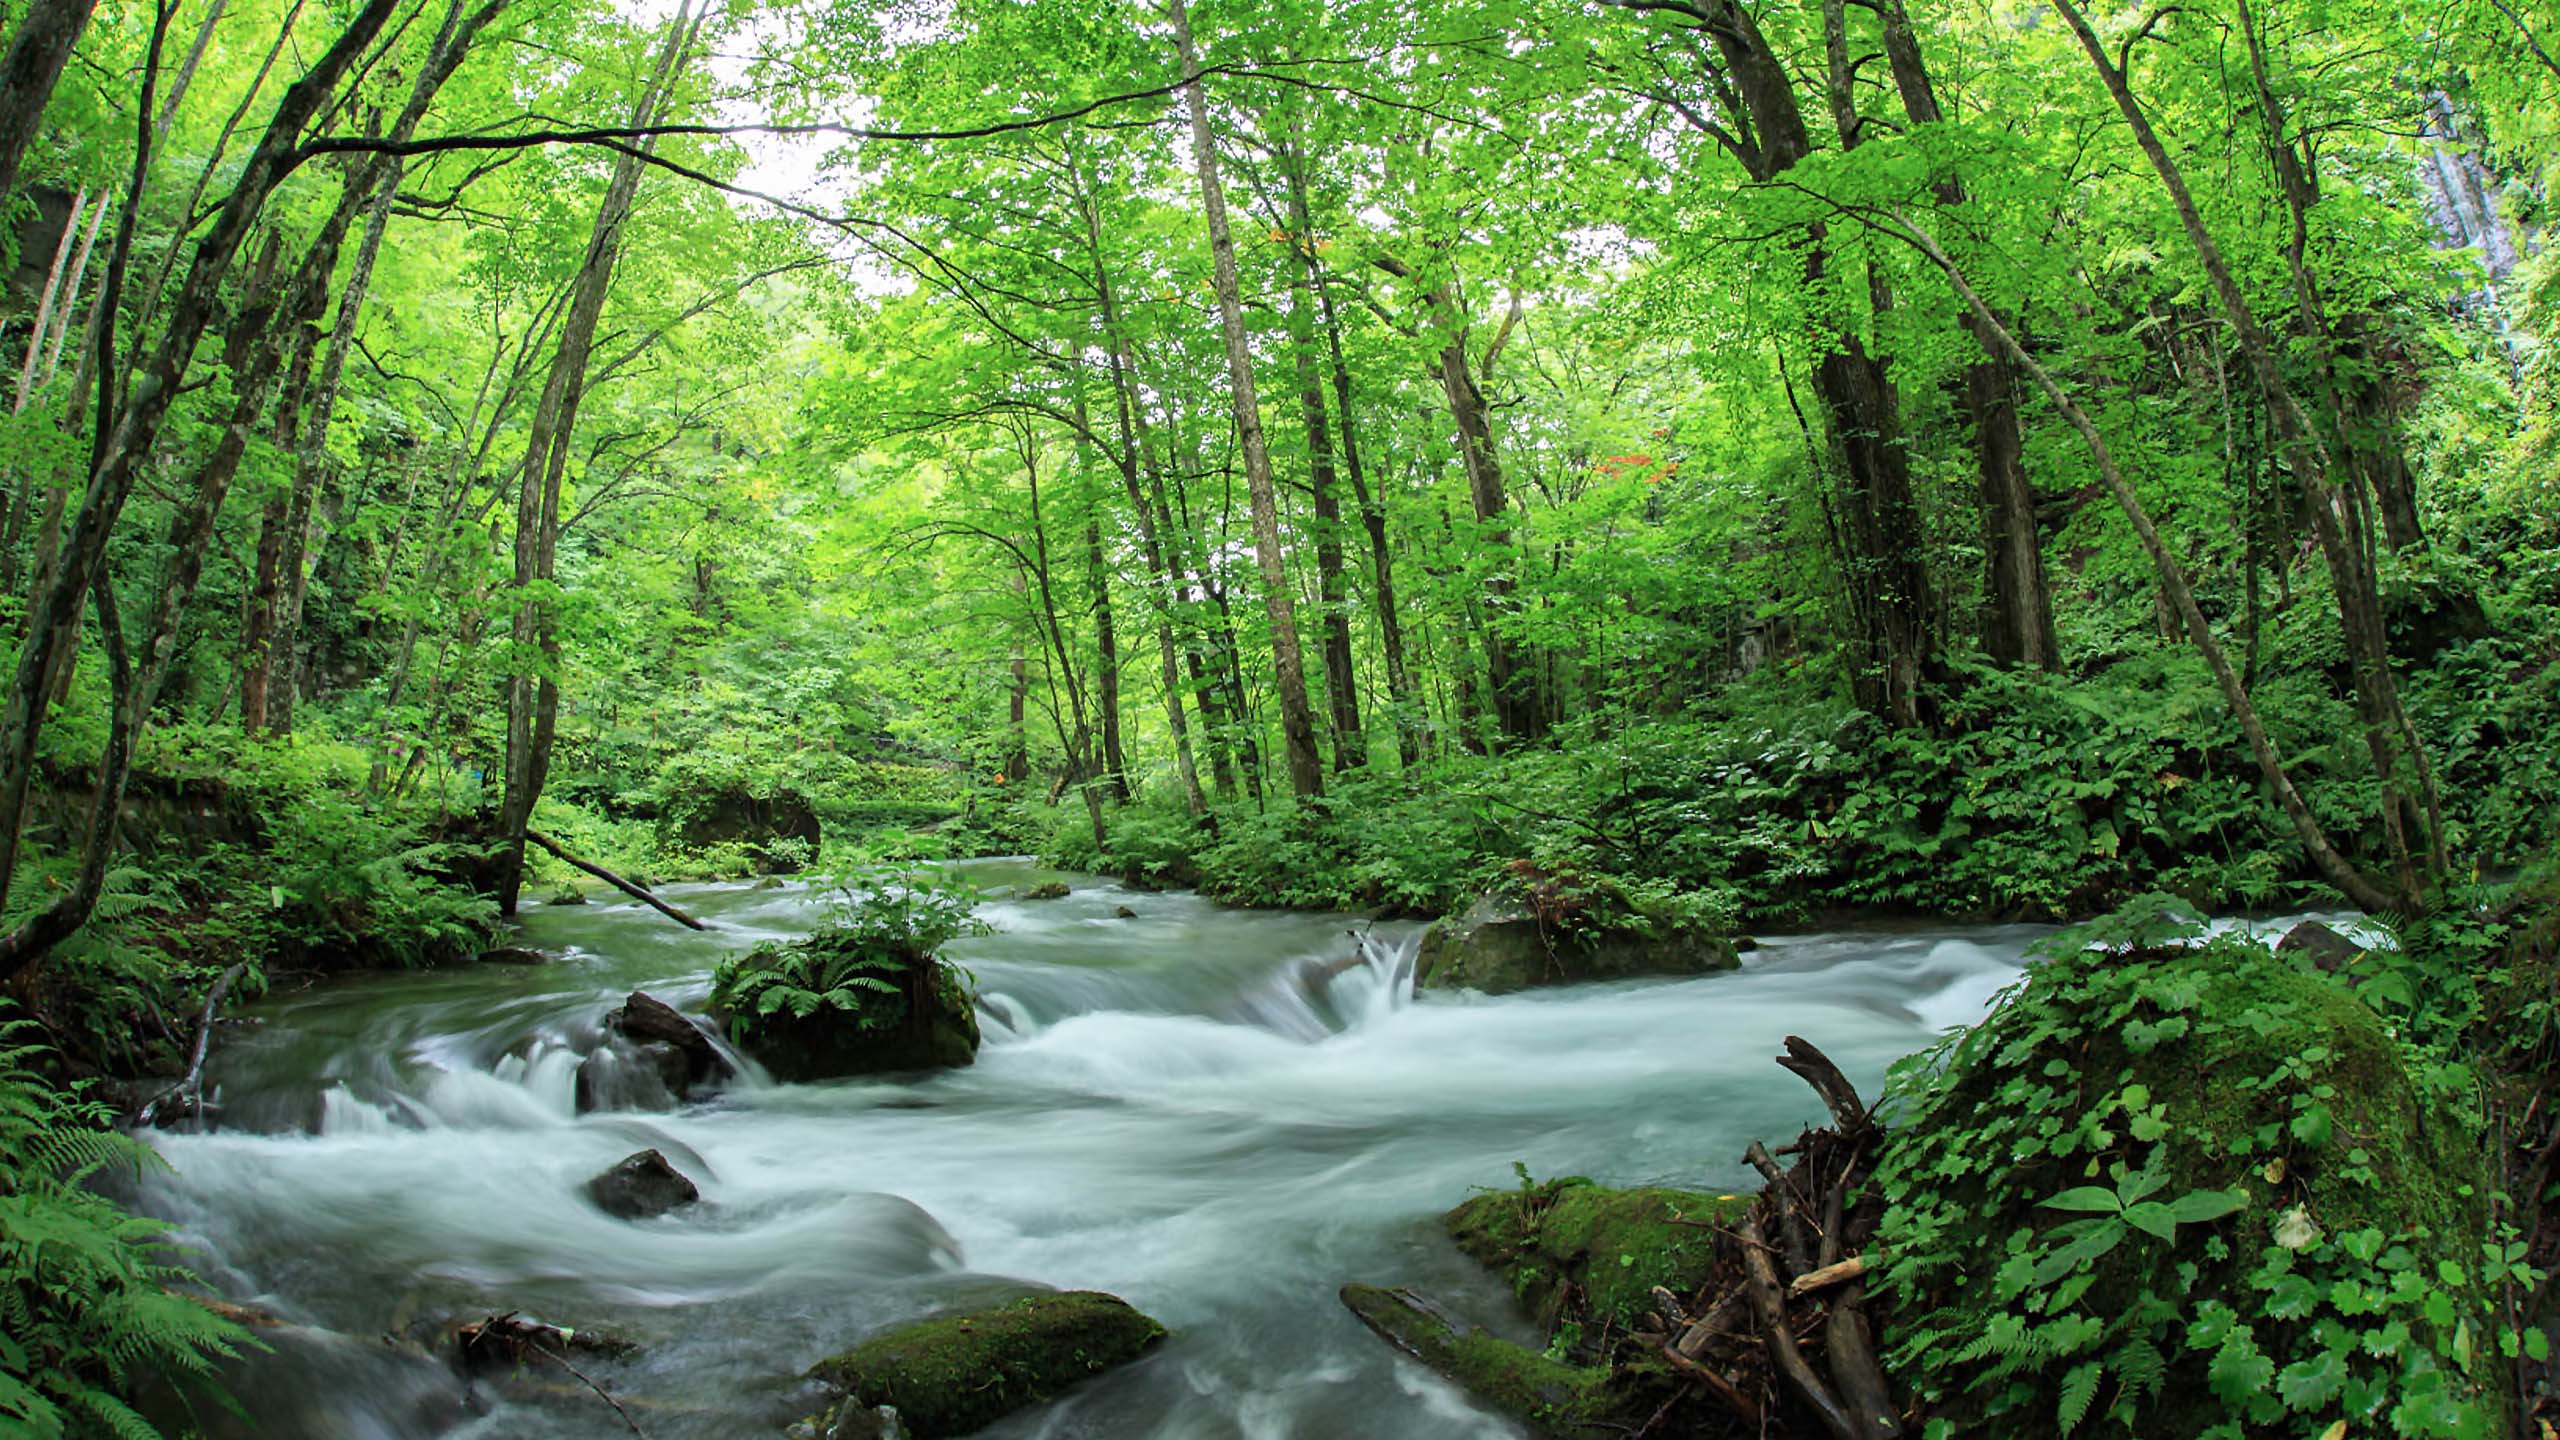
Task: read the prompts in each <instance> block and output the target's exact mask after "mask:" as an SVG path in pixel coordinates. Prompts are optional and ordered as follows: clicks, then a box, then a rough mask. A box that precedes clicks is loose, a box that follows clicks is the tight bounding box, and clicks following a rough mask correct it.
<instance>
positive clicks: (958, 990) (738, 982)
mask: <svg viewBox="0 0 2560 1440" xmlns="http://www.w3.org/2000/svg"><path fill="white" fill-rule="evenodd" d="M859 943H860V942H859V941H856V940H848V939H847V938H846V937H845V936H844V935H842V934H841V933H840V932H832V931H820V932H819V933H818V934H816V935H812V936H810V937H808V938H807V939H804V940H794V941H791V942H788V943H786V944H768V945H759V946H757V947H756V948H755V949H754V950H751V951H749V952H747V954H745V955H743V956H741V957H739V958H738V960H737V961H736V962H735V963H734V967H732V966H731V965H729V964H728V963H726V962H724V965H723V967H722V968H721V969H720V970H718V971H715V972H714V975H713V985H712V997H711V998H712V1012H713V1014H714V1015H715V1016H717V1017H718V1018H719V1020H720V1022H721V1025H722V1027H723V1029H724V1030H725V1031H726V1033H727V1034H728V1036H729V1039H730V1041H731V1043H733V1044H735V1045H737V1046H738V1048H740V1049H741V1050H744V1051H746V1052H747V1053H748V1054H749V1055H752V1056H754V1057H755V1058H756V1060H757V1062H758V1063H760V1064H762V1065H763V1066H764V1067H765V1068H766V1069H767V1070H769V1071H771V1072H773V1076H774V1078H775V1079H777V1080H784V1081H794V1082H797V1081H809V1080H831V1079H838V1078H841V1077H844V1076H848V1075H880V1074H888V1073H892V1072H896V1071H906V1070H946V1069H952V1068H955V1067H958V1066H963V1065H968V1064H972V1063H974V1062H975V1061H976V1060H977V1058H978V1041H979V1033H978V1010H977V1004H976V1002H975V1000H974V999H973V998H972V997H971V995H970V993H969V987H968V985H967V983H966V982H965V981H963V979H962V978H961V975H960V972H959V971H958V970H957V969H956V968H955V967H953V966H951V965H948V964H945V963H944V962H943V961H941V960H940V959H938V958H936V957H935V956H932V955H929V954H927V955H918V954H913V953H908V954H904V955H900V956H898V957H897V962H898V963H897V964H896V966H895V967H894V968H893V969H890V970H885V971H884V970H878V969H875V970H872V971H869V972H867V973H868V974H869V975H871V976H872V977H874V978H877V979H878V980H879V981H880V982H881V985H880V986H876V987H875V986H870V985H860V984H847V985H840V986H838V987H836V988H835V989H834V990H833V991H831V992H830V993H831V994H832V996H833V997H834V999H833V1002H832V1003H828V1004H822V1005H814V1006H812V1007H810V1008H809V1009H807V1010H806V1011H805V1013H804V1012H803V1011H802V1010H801V1009H799V1008H798V1007H797V1006H795V1005H792V1004H789V1003H780V1004H777V1005H776V1006H775V1007H774V1008H772V1009H770V1010H767V1009H763V1008H761V1005H760V1003H759V1004H746V1003H742V1002H739V1001H738V1000H736V998H735V997H736V996H737V995H740V994H753V993H754V992H753V991H752V990H751V989H749V988H748V987H749V986H750V985H751V984H752V979H753V977H752V976H751V974H750V972H754V971H759V970H771V969H783V970H785V972H786V973H787V974H789V975H791V976H792V977H793V978H794V979H795V980H799V981H809V980H812V979H814V978H816V977H818V976H820V975H823V974H824V973H826V971H827V969H828V967H829V965H830V962H831V958H832V957H831V953H830V952H831V949H832V948H833V947H839V946H844V945H848V944H859ZM803 993H804V995H805V994H806V993H809V992H807V991H805V990H804V991H803Z"/></svg>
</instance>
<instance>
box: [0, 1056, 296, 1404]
mask: <svg viewBox="0 0 2560 1440" xmlns="http://www.w3.org/2000/svg"><path fill="white" fill-rule="evenodd" d="M32 1029H33V1027H32V1026H30V1025H27V1024H25V1023H23V1022H18V1021H0V1432H5V1433H8V1434H11V1435H23V1436H28V1437H33V1440H56V1437H70V1440H87V1437H93V1436H99V1437H103V1436H115V1437H121V1440H150V1437H154V1436H157V1435H158V1433H159V1432H158V1431H157V1430H156V1429H154V1428H153V1427H152V1426H151V1424H150V1423H149V1422H147V1421H145V1420H144V1419H143V1418H142V1417H141V1416H140V1415H139V1414H137V1413H135V1411H134V1409H133V1407H132V1404H131V1401H132V1399H133V1396H134V1393H135V1391H136V1389H137V1388H139V1387H140V1386H142V1385H144V1384H146V1383H148V1382H153V1381H159V1380H174V1381H202V1380H204V1379H205V1378H207V1377H208V1376H209V1375H210V1374H211V1372H212V1369H213V1365H214V1362H215V1361H217V1360H220V1359H228V1358H233V1357H235V1356H236V1355H237V1354H238V1352H239V1347H240V1346H241V1345H242V1344H243V1343H244V1342H246V1341H247V1335H246V1333H245V1332H244V1331H242V1330H241V1329H240V1328H239V1327H238V1326H236V1325H234V1324H232V1323H231V1322H230V1321H228V1320H226V1319H224V1318H222V1317H221V1316H219V1315H217V1314H215V1313H214V1312H213V1311H212V1310H210V1309H208V1308H207V1307H205V1306H204V1305H201V1304H199V1303H197V1302H196V1301H194V1300H191V1299H188V1298H186V1297H185V1296H183V1295H179V1294H176V1293H174V1292H173V1290H172V1288H171V1287H173V1286H178V1285H185V1284H190V1283H192V1280H193V1277H191V1276H189V1275H188V1274H187V1272H186V1271H184V1270H182V1269H179V1268H177V1267H176V1266H173V1265H171V1264H169V1263H168V1261H167V1260H166V1259H165V1258H163V1252H164V1248H165V1247H164V1245H163V1243H162V1238H161V1237H162V1235H163V1234H164V1233H165V1232H164V1229H163V1227H162V1226H161V1225H159V1224H158V1223H157V1222H155V1221H151V1220H145V1219H140V1218H137V1217H135V1216H132V1215H129V1214H127V1213H125V1212H124V1211H123V1210H122V1209H120V1208H118V1207H117V1206H116V1205H115V1204H114V1203H112V1202H110V1201H109V1200H107V1199H105V1198H104V1197H102V1196H100V1195H98V1194H96V1193H95V1192H93V1191H92V1190H90V1189H89V1188H88V1185H89V1182H90V1181H91V1180H93V1179H95V1178H97V1177H99V1176H102V1175H104V1174H106V1173H108V1172H113V1171H124V1172H127V1173H139V1172H140V1171H142V1170H144V1169H147V1168H149V1167H150V1166H153V1165H156V1164H158V1163H159V1157H158V1155H157V1154H156V1153H155V1152H154V1151H152V1150H151V1149H150V1147H148V1146H146V1145H144V1144H142V1143H141V1142H139V1141H137V1140H134V1139H132V1138H131V1137H129V1136H126V1135H122V1134H119V1133H118V1132H116V1131H114V1130H112V1129H109V1128H107V1126H108V1121H109V1119H110V1118H111V1117H110V1113H109V1111H108V1109H107V1107H106V1106H104V1105H100V1104H98V1103H96V1102H94V1101H90V1100H83V1099H79V1098H76V1097H74V1096H71V1095H67V1094H65V1093H63V1092H61V1091H58V1090H55V1089H52V1088H51V1087H49V1086H48V1085H47V1084H46V1082H45V1081H44V1080H43V1078H42V1077H40V1076H38V1075H36V1074H35V1073H34V1072H33V1071H32V1070H30V1069H29V1068H28V1067H29V1066H30V1064H31V1063H32V1062H33V1061H34V1059H35V1058H36V1056H37V1054H38V1051H37V1050H36V1048H35V1047H34V1046H33V1045H31V1044H28V1043H26V1037H27V1036H28V1034H29V1032H30V1031H31V1030H32Z"/></svg>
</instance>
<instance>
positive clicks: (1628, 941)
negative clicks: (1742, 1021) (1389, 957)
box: [1414, 895, 1742, 995]
mask: <svg viewBox="0 0 2560 1440" xmlns="http://www.w3.org/2000/svg"><path fill="white" fill-rule="evenodd" d="M1741 963H1742V961H1741V958H1740V957H1739V956H1738V955H1737V954H1736V953H1735V948H1734V944H1733V942H1732V941H1731V940H1730V939H1727V938H1726V937H1724V936H1722V935H1714V934H1708V933H1704V932H1700V931H1680V932H1674V933H1672V934H1669V935H1653V934H1648V933H1646V932H1644V931H1642V930H1639V929H1637V928H1635V927H1633V926H1632V925H1629V926H1612V927H1608V928H1602V929H1597V930H1591V929H1574V928H1564V927H1550V926H1547V925H1544V924H1542V923H1541V922H1540V921H1539V919H1538V918H1537V917H1536V916H1535V915H1532V914H1530V913H1529V912H1528V910H1527V909H1526V908H1525V907H1523V906H1521V905H1519V904H1517V903H1514V902H1512V901H1509V900H1506V899H1504V898H1502V897H1498V896H1494V895H1484V896H1481V897H1479V898H1478V899H1477V900H1476V903H1475V904H1474V905H1473V906H1472V907H1470V908H1469V909H1468V911H1467V912H1466V913H1465V914H1464V915H1460V916H1455V917H1453V918H1450V919H1446V920H1442V921H1440V922H1438V923H1436V924H1434V925H1433V926H1432V927H1431V928H1430V929H1429V930H1427V931H1425V932H1423V936H1422V948H1421V951H1420V952H1419V954H1417V955H1416V957H1415V960H1414V983H1415V984H1417V985H1419V986H1420V987H1421V988H1423V989H1425V990H1481V991H1483V992H1484V993H1485V994H1487V995H1507V994H1510V993H1511V992H1513V991H1515V990H1527V989H1531V988H1533V987H1536V986H1541V985H1569V984H1573V983H1575V982H1577V981H1583V980H1626V979H1632V978H1635V977H1638V976H1646V975H1712V974H1715V973H1716V972H1718V971H1720V970H1731V969H1733V968H1735V967H1736V966H1738V965H1740V964H1741Z"/></svg>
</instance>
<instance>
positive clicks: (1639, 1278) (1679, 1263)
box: [1446, 1175, 1751, 1334]
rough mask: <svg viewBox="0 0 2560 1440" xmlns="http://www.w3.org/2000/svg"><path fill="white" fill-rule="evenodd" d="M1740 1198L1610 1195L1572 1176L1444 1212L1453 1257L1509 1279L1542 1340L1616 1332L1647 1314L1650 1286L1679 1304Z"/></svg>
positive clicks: (1706, 1266) (1701, 1273)
mask: <svg viewBox="0 0 2560 1440" xmlns="http://www.w3.org/2000/svg"><path fill="white" fill-rule="evenodd" d="M1750 1204H1751V1197H1750V1196H1748V1195H1714V1194H1705V1193H1702V1192H1698V1191H1693V1190H1669V1189H1660V1188H1646V1189H1637V1190H1612V1189H1608V1188H1606V1187H1604V1186H1600V1185H1595V1184H1593V1183H1591V1182H1590V1181H1589V1180H1586V1179H1584V1178H1582V1177H1581V1176H1578V1175H1577V1176H1567V1177H1565V1178H1562V1179H1557V1180H1550V1181H1547V1182H1546V1183H1545V1184H1543V1185H1536V1186H1527V1187H1523V1188H1522V1189H1519V1190H1508V1191H1488V1192H1487V1193H1485V1194H1482V1195H1478V1196H1476V1197H1475V1198H1474V1199H1471V1200H1469V1201H1467V1202H1466V1203H1465V1204H1463V1205H1460V1206H1459V1207H1458V1208H1457V1209H1455V1210H1452V1211H1450V1212H1449V1214H1448V1216H1447V1219H1446V1224H1447V1226H1448V1229H1449V1234H1450V1236H1451V1237H1452V1238H1454V1239H1455V1240H1456V1241H1457V1242H1458V1248H1459V1249H1461V1250H1464V1251H1466V1252H1467V1254H1468V1255H1469V1256H1470V1257H1472V1258H1474V1259H1475V1260H1477V1261H1478V1262H1480V1263H1482V1264H1484V1265H1486V1266H1489V1267H1491V1268H1492V1269H1494V1270H1495V1271H1496V1272H1498V1273H1500V1274H1503V1275H1505V1276H1506V1277H1508V1278H1509V1279H1510V1281H1511V1283H1512V1287H1513V1289H1514V1290H1515V1291H1516V1292H1517V1293H1518V1294H1519V1296H1520V1298H1521V1299H1522V1300H1523V1301H1525V1302H1526V1303H1527V1304H1528V1305H1529V1308H1530V1310H1531V1312H1532V1313H1534V1314H1535V1315H1536V1316H1537V1317H1538V1321H1539V1323H1540V1324H1541V1325H1543V1326H1545V1327H1546V1328H1547V1330H1548V1331H1549V1333H1551V1334H1552V1333H1554V1332H1556V1331H1557V1330H1559V1329H1560V1328H1561V1327H1563V1326H1565V1325H1576V1326H1580V1327H1582V1328H1583V1329H1584V1330H1587V1331H1591V1332H1594V1333H1596V1332H1598V1331H1599V1330H1601V1329H1602V1328H1604V1327H1605V1328H1610V1329H1615V1330H1618V1331H1624V1330H1626V1329H1628V1328H1630V1327H1631V1326H1633V1325H1634V1323H1635V1322H1636V1320H1637V1319H1638V1318H1639V1317H1641V1316H1643V1315H1644V1314H1646V1313H1647V1312H1649V1311H1651V1310H1652V1309H1653V1287H1655V1286H1657V1285H1659V1286H1662V1287H1663V1288H1665V1289H1667V1290H1670V1291H1671V1292H1672V1293H1673V1294H1675V1295H1681V1296H1686V1295H1689V1294H1691V1293H1692V1292H1694V1291H1695V1290H1697V1288H1698V1287H1699V1286H1700V1285H1701V1284H1702V1283H1704V1281H1705V1280H1706V1278H1707V1276H1708V1273H1709V1272H1710V1271H1712V1270H1713V1269H1714V1268H1715V1265H1716V1259H1717V1241H1718V1239H1719V1236H1720V1235H1721V1234H1722V1232H1723V1231H1724V1230H1730V1229H1731V1228H1732V1227H1734V1226H1737V1225H1739V1224H1741V1223H1742V1219H1743V1215H1744V1213H1745V1212H1746V1211H1747V1210H1748V1209H1749V1208H1750Z"/></svg>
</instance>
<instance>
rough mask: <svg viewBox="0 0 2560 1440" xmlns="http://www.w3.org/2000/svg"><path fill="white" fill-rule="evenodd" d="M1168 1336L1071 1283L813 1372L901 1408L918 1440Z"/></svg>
mask: <svg viewBox="0 0 2560 1440" xmlns="http://www.w3.org/2000/svg"><path fill="white" fill-rule="evenodd" d="M1164 1337H1165V1329H1164V1327H1163V1326H1162V1325H1159V1324H1157V1323H1156V1322H1155V1321H1153V1320H1150V1319H1148V1318H1147V1317H1146V1316H1145V1315H1142V1314H1140V1313H1139V1312H1138V1311H1137V1310H1135V1309H1133V1308H1132V1307H1131V1306H1130V1305H1129V1303H1128V1302H1127V1301H1125V1300H1122V1299H1120V1298H1119V1297H1118V1296H1116V1295H1105V1294H1101V1293H1099V1292H1097V1291H1091V1290H1067V1291H1060V1292H1057V1293H1054V1294H1046V1295H1027V1296H1024V1297H1023V1298H1022V1299H1019V1300H1015V1301H1012V1302H1010V1303H1008V1304H1004V1305H999V1306H996V1307H994V1308H992V1309H986V1310H973V1311H969V1312H966V1313H962V1314H956V1315H941V1316H936V1317H934V1318H932V1319H927V1320H919V1321H916V1322H914V1323H912V1324H908V1325H901V1326H899V1327H897V1328H895V1329H892V1330H889V1331H886V1332H884V1333H882V1334H879V1335H875V1336H873V1337H872V1338H870V1339H868V1340H865V1341H864V1342H862V1343H861V1344H860V1345H857V1346H855V1347H854V1348H852V1349H851V1350H847V1351H845V1352H844V1353H843V1354H841V1355H838V1356H835V1357H834V1358H832V1359H828V1360H824V1361H821V1362H819V1363H818V1364H817V1365H816V1366H815V1367H813V1368H812V1369H811V1370H810V1372H809V1374H810V1375H811V1377H812V1378H814V1379H817V1380H821V1381H823V1382H825V1383H826V1384H829V1385H832V1386H834V1387H836V1388H837V1389H839V1390H841V1391H843V1392H845V1394H847V1395H848V1396H850V1397H851V1398H853V1399H854V1400H857V1401H859V1402H861V1404H863V1405H864V1406H877V1405H889V1406H894V1407H895V1408H896V1409H897V1412H898V1414H899V1417H900V1418H901V1419H903V1420H904V1421H905V1422H906V1425H907V1428H908V1429H909V1430H910V1431H912V1432H913V1433H914V1434H915V1436H916V1437H917V1440H935V1437H937V1436H948V1435H966V1434H968V1433H970V1432H971V1431H974V1430H980V1429H984V1428H985V1427H987V1426H989V1425H992V1424H994V1423H995V1422H996V1421H998V1420H1000V1419H1002V1418H1004V1417H1005V1416H1007V1415H1009V1414H1011V1413H1013V1412H1014V1411H1016V1410H1019V1409H1022V1408H1023V1407H1024V1406H1027V1405H1036V1404H1039V1403H1041V1402H1043V1401H1047V1400H1052V1399H1055V1398H1057V1397H1058V1396H1059V1395H1061V1394H1063V1393H1064V1392H1065V1391H1066V1390H1067V1388H1068V1387H1070V1386H1072V1385H1074V1384H1076V1383H1077V1382H1078V1381H1080V1380H1084V1379H1086V1378H1088V1377H1091V1376H1094V1375H1099V1374H1101V1373H1102V1372H1103V1371H1105V1370H1109V1369H1111V1368H1113V1367H1115V1366H1119V1365H1125V1364H1127V1363H1128V1362H1129V1361H1131V1360H1135V1359H1137V1358H1138V1357H1139V1356H1140V1355H1143V1354H1145V1353H1146V1352H1147V1351H1148V1350H1149V1349H1151V1348H1153V1347H1154V1346H1155V1345H1156V1344H1157V1342H1159V1341H1161V1340H1163V1339H1164Z"/></svg>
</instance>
